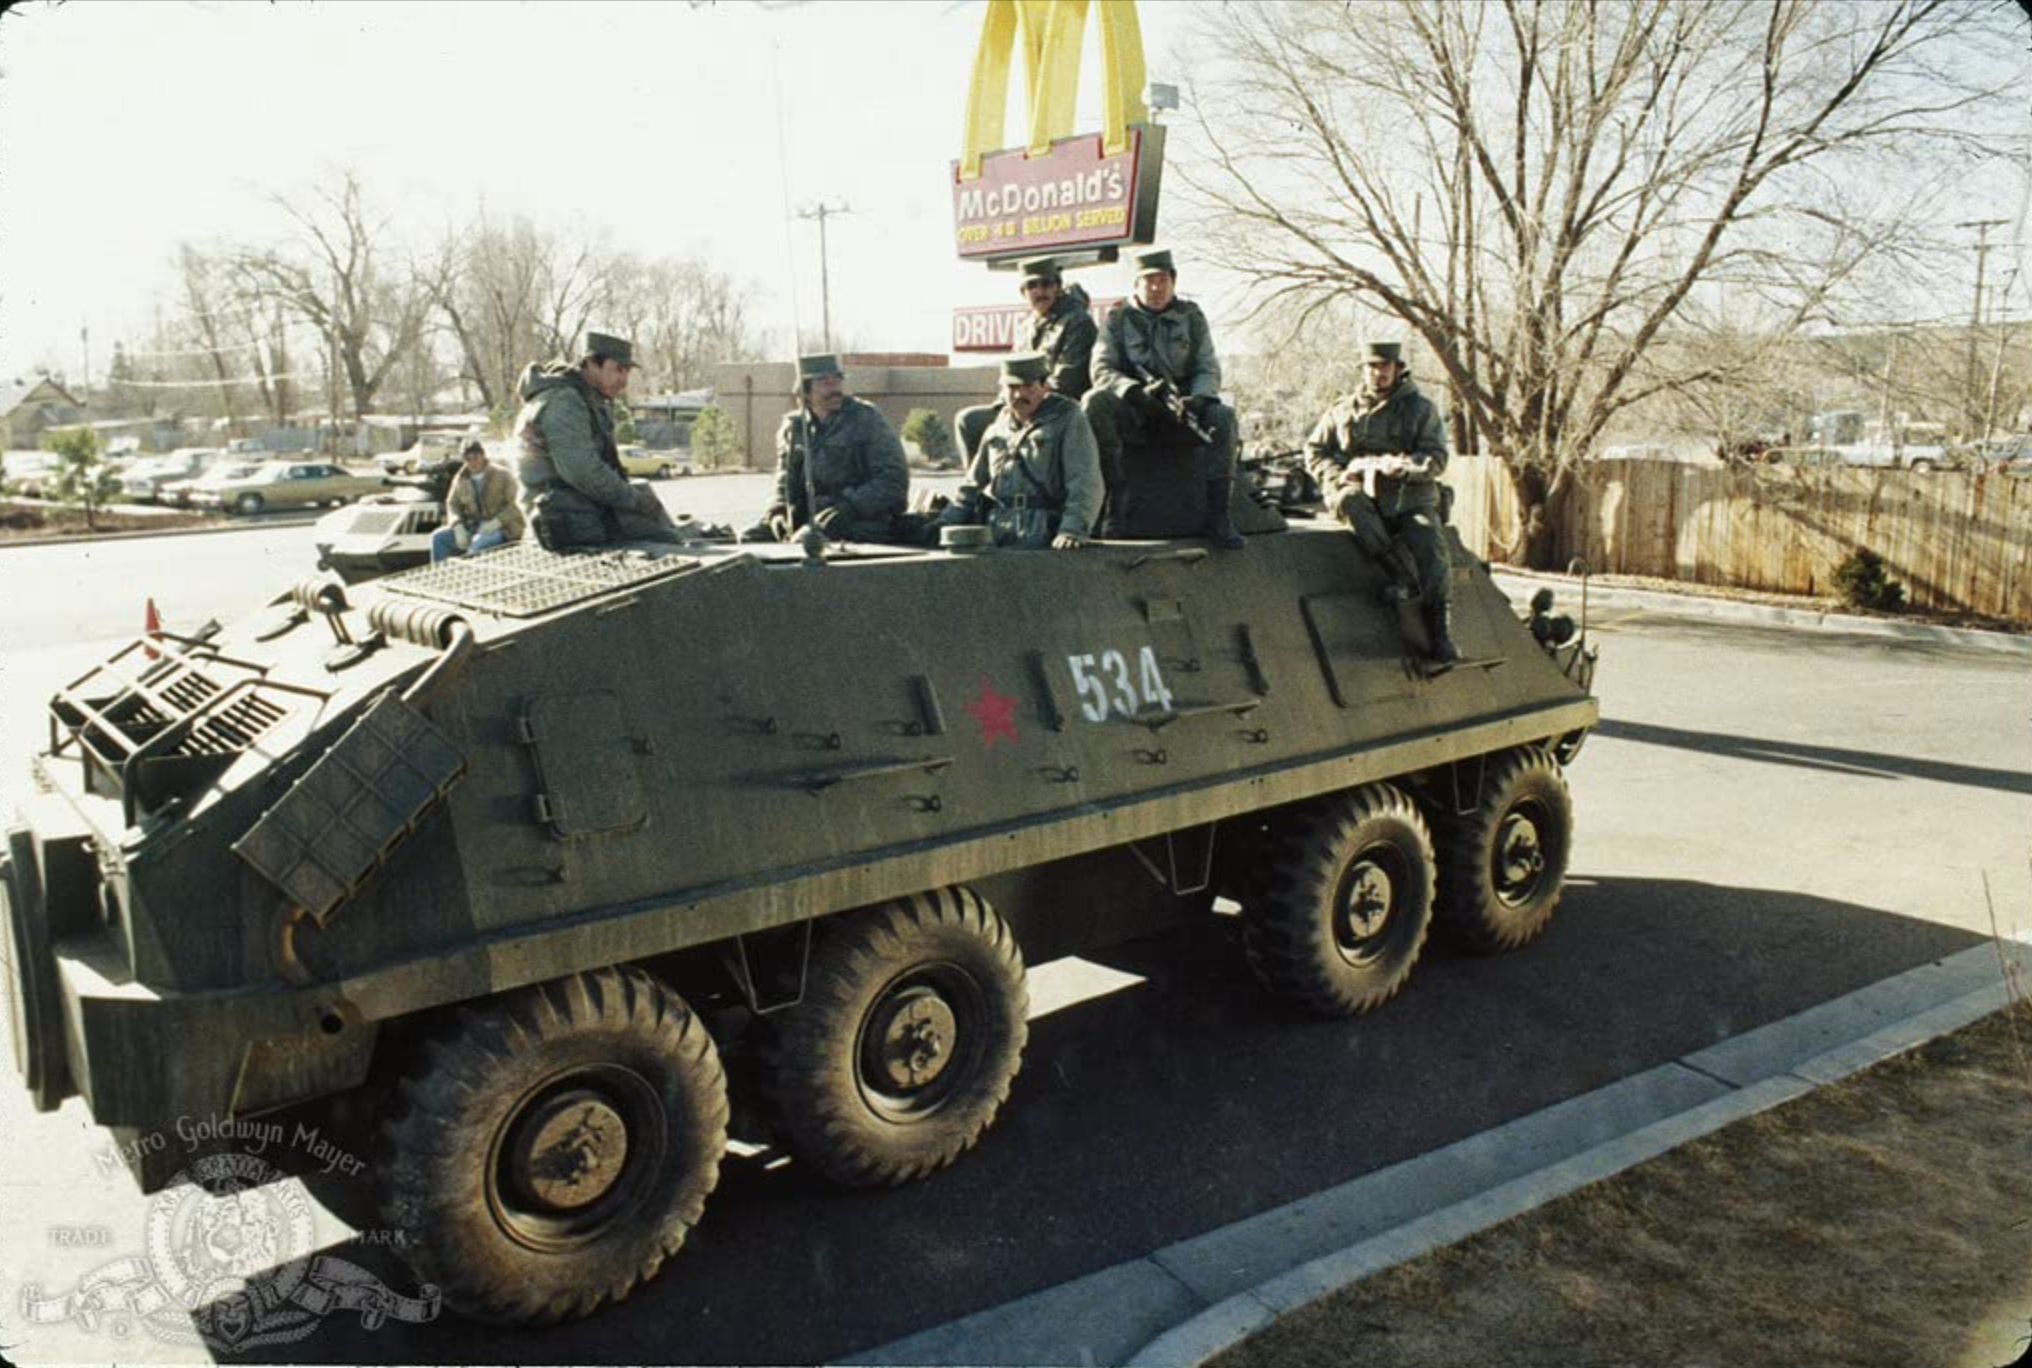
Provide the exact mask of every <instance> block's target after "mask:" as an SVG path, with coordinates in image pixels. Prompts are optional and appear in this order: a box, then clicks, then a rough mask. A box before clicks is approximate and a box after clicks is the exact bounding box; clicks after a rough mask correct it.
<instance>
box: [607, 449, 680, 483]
mask: <svg viewBox="0 0 2032 1368" xmlns="http://www.w3.org/2000/svg"><path fill="white" fill-rule="evenodd" d="M621 469H622V470H623V471H624V472H625V473H627V474H629V475H641V476H645V477H647V478H649V479H652V480H667V479H669V478H671V476H673V475H689V474H691V470H692V464H691V453H690V452H689V451H675V450H673V451H651V450H650V449H649V448H648V447H642V446H624V447H622V448H621Z"/></svg>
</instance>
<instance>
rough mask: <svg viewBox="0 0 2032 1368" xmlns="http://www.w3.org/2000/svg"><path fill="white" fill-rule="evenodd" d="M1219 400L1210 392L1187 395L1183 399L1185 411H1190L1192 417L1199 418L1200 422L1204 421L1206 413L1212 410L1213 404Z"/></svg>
mask: <svg viewBox="0 0 2032 1368" xmlns="http://www.w3.org/2000/svg"><path fill="white" fill-rule="evenodd" d="M1220 402H1221V401H1220V400H1218V399H1216V398H1215V397H1214V396H1213V395H1211V394H1192V395H1187V396H1186V400H1185V411H1186V412H1187V413H1190V414H1191V415H1192V416H1193V417H1195V418H1197V419H1199V420H1200V421H1201V422H1205V421H1206V417H1207V415H1208V414H1209V413H1211V412H1213V408H1214V405H1215V404H1218V403H1220Z"/></svg>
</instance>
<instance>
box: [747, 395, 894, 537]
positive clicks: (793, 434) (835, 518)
mask: <svg viewBox="0 0 2032 1368" xmlns="http://www.w3.org/2000/svg"><path fill="white" fill-rule="evenodd" d="M909 493H910V470H909V467H908V466H907V465H906V464H905V462H904V459H903V444H902V443H901V442H900V441H898V440H897V439H896V433H895V432H894V431H893V430H892V429H891V428H890V426H889V420H888V419H886V418H884V417H883V416H882V412H881V410H880V409H877V408H876V407H875V406H874V405H873V404H870V403H867V402H866V401H864V400H861V399H856V398H854V397H853V396H851V395H849V396H847V398H846V400H845V402H843V403H842V404H841V406H840V409H839V411H838V412H837V413H835V414H833V416H832V417H830V418H828V419H826V420H824V421H823V422H821V421H820V420H819V419H817V418H816V417H814V416H813V415H812V412H811V410H810V409H808V408H806V407H805V406H803V405H802V404H800V405H799V406H798V407H797V408H795V409H793V410H792V411H791V412H789V413H786V414H784V415H783V425H782V426H781V427H779V428H778V429H777V431H776V499H775V502H773V503H772V504H771V505H770V507H769V512H768V514H767V515H766V518H767V519H779V518H780V519H785V520H787V521H788V522H789V524H790V527H791V529H792V530H793V531H795V530H796V529H797V528H800V527H803V526H804V525H805V524H806V523H810V522H813V521H818V522H820V523H821V526H820V530H821V531H823V532H824V533H825V534H826V535H827V536H829V537H832V538H834V539H835V540H840V541H884V540H886V539H887V538H888V537H889V534H890V526H891V524H892V522H893V521H894V519H895V517H896V515H897V514H899V513H901V512H902V511H903V505H904V503H905V501H906V500H907V498H908V497H909ZM829 510H838V511H837V512H835V513H833V514H832V516H831V517H825V518H822V517H821V515H822V514H826V513H827V512H828V511H829Z"/></svg>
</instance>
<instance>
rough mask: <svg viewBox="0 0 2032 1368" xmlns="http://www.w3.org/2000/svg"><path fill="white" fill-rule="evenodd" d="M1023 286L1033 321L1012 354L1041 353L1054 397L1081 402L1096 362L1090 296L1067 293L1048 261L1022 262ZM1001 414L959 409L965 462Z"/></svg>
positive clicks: (1076, 290) (995, 407)
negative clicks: (989, 426)
mask: <svg viewBox="0 0 2032 1368" xmlns="http://www.w3.org/2000/svg"><path fill="white" fill-rule="evenodd" d="M1019 288H1020V289H1021V290H1022V293H1023V298H1024V299H1025V300H1026V301H1028V302H1029V305H1030V318H1029V320H1028V322H1027V324H1026V325H1025V328H1024V332H1023V336H1022V339H1021V343H1020V345H1018V346H1017V347H1016V348H1015V349H1014V350H1016V351H1018V352H1039V353H1042V354H1043V356H1044V359H1045V363H1046V365H1047V366H1048V367H1049V368H1050V374H1049V379H1048V380H1047V382H1046V383H1048V384H1049V385H1050V386H1051V391H1052V393H1054V394H1062V395H1064V396H1065V397H1066V398H1068V399H1071V400H1074V401H1077V400H1078V399H1079V398H1080V396H1082V395H1084V394H1085V393H1086V392H1087V385H1088V383H1089V382H1088V379H1087V368H1088V367H1089V366H1090V365H1091V364H1092V362H1093V355H1094V338H1095V336H1096V335H1097V333H1098V329H1096V328H1095V326H1094V316H1093V313H1092V311H1091V310H1090V309H1089V308H1088V307H1087V292H1086V291H1085V290H1082V289H1081V288H1080V287H1079V286H1077V285H1074V286H1073V287H1072V288H1071V289H1067V288H1066V284H1065V273H1064V272H1063V271H1062V270H1061V269H1060V268H1059V264H1058V263H1057V262H1056V261H1054V260H1052V259H1051V258H1050V257H1043V258H1040V259H1039V260H1037V261H1026V262H1024V263H1023V282H1022V284H1021V286H1020V287H1019ZM1001 411H1002V405H1001V403H1000V401H997V402H995V403H992V404H981V405H978V406H976V407H974V408H963V409H961V410H960V411H959V415H958V417H956V418H955V419H954V420H953V435H954V437H955V438H956V439H957V440H958V442H959V449H960V460H961V462H962V464H964V465H971V464H973V460H974V452H975V451H977V450H978V449H979V448H980V445H981V434H982V433H984V432H986V431H987V430H988V425H989V424H990V423H992V422H994V421H995V415H996V414H998V413H1000V412H1001Z"/></svg>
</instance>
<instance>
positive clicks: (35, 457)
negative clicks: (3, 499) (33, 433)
mask: <svg viewBox="0 0 2032 1368" xmlns="http://www.w3.org/2000/svg"><path fill="white" fill-rule="evenodd" d="M6 470H7V483H8V484H10V485H12V486H14V492H15V493H17V494H19V495H20V496H21V497H22V498H24V499H40V498H41V497H43V494H44V492H45V486H47V485H48V483H49V478H50V476H51V475H53V474H55V473H56V457H54V456H52V455H50V454H49V453H48V452H46V451H16V452H10V453H9V454H8V456H7V465H6Z"/></svg>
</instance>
